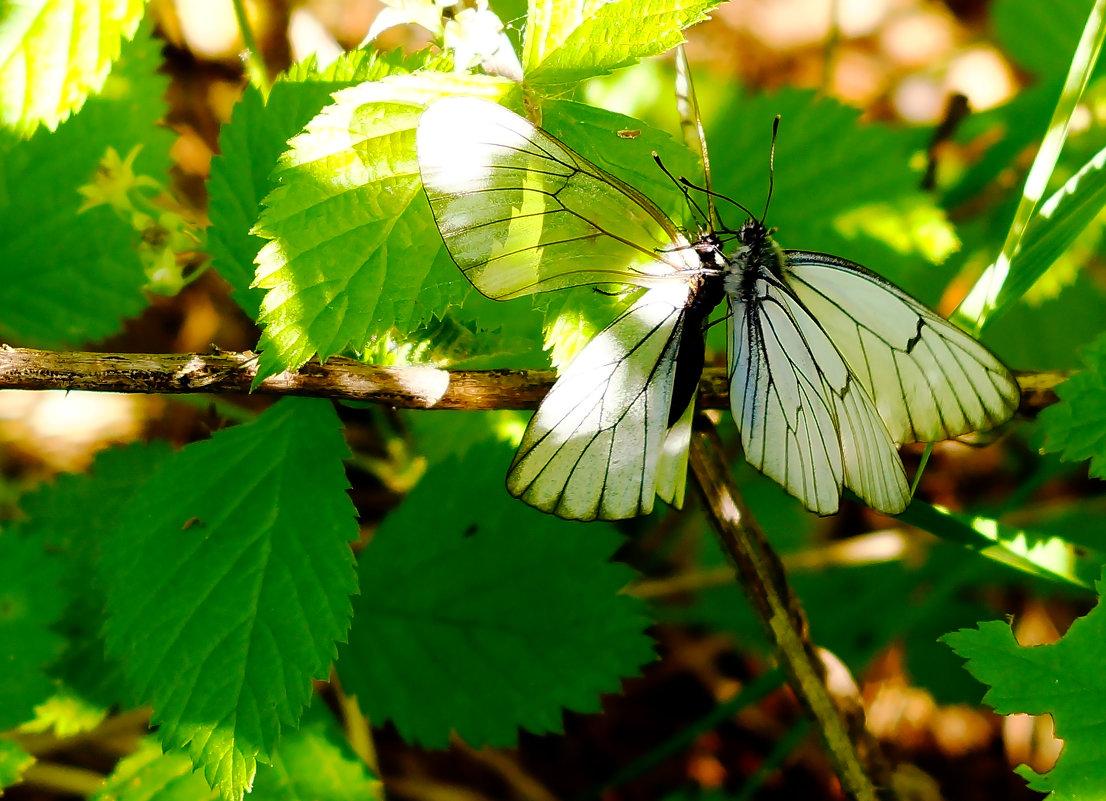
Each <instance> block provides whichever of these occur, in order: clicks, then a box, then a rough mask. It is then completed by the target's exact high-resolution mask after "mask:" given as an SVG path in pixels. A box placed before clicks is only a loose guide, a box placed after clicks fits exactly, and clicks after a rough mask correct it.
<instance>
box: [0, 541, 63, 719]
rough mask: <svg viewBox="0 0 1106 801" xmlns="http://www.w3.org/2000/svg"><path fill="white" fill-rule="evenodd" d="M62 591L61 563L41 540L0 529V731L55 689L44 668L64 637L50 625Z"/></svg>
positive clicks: (57, 611)
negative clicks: (44, 546)
mask: <svg viewBox="0 0 1106 801" xmlns="http://www.w3.org/2000/svg"><path fill="white" fill-rule="evenodd" d="M66 597H67V596H66V593H65V592H64V591H63V589H62V584H61V564H60V563H59V561H58V560H57V559H54V558H52V557H51V556H50V555H49V554H47V553H46V552H45V551H44V549H43V547H42V544H41V543H39V542H36V541H34V540H31V539H28V538H26V537H20V536H18V535H16V534H12V533H4V534H0V731H2V730H4V729H11V728H14V727H15V726H18V725H19V724H20V723H23V722H24V721H26V720H29V719H30V718H31V717H32V715H33V712H34V708H35V705H36V704H39V703H41V702H42V701H44V700H46V699H47V698H48V697H49V696H50V694H51V692H53V689H54V687H53V682H52V681H51V680H50V677H49V676H48V675H47V674H46V668H47V667H48V666H49V665H50V663H51V662H53V661H54V660H55V659H56V658H57V656H58V654H59V653H60V652H61V648H62V639H61V638H60V637H59V636H58V635H57V634H55V633H54V632H53V631H51V628H50V627H51V626H52V625H53V624H54V623H56V622H57V620H58V618H59V617H60V616H61V612H62V609H63V608H64V605H65V600H66Z"/></svg>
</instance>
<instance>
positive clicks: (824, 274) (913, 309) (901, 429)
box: [783, 251, 1020, 444]
mask: <svg viewBox="0 0 1106 801" xmlns="http://www.w3.org/2000/svg"><path fill="white" fill-rule="evenodd" d="M785 258H786V262H785V264H784V266H783V276H784V280H785V281H786V282H787V284H788V286H790V287H791V289H792V290H793V291H794V292H795V294H796V295H797V296H798V297H799V299H800V300H801V301H802V302H803V305H805V306H806V308H807V309H809V310H810V312H811V313H812V314H813V315H814V316H815V317H816V318H817V319H818V322H819V323H820V324H821V326H822V328H824V329H825V331H826V332H827V333H828V334H829V335H830V337H831V339H832V340H833V343H834V345H836V347H837V349H838V350H839V351H840V352H841V354H842V356H844V357H845V361H846V362H847V363H848V366H849V369H850V370H851V371H852V373H853V375H855V376H856V378H857V380H858V381H859V382H860V383H861V384H862V385H863V386H864V389H865V390H866V391H867V393H868V395H869V397H871V398H872V400H873V401H874V402H875V405H876V409H877V410H878V411H879V415H880V417H881V418H882V419H883V422H884V424H885V425H886V426H887V429H888V431H889V432H890V434H891V437H892V438H893V439H894V440H895V442H897V443H900V444H901V443H906V442H934V441H937V440H941V439H948V438H951V437H958V436H960V435H962V434H966V433H968V432H969V431H976V430H980V429H987V428H992V427H994V426H996V425H999V424H1001V423H1003V422H1005V421H1006V420H1008V419H1009V418H1010V416H1011V415H1012V414H1013V413H1014V411H1015V410H1016V409H1017V406H1018V401H1019V398H1020V390H1019V388H1018V384H1017V382H1016V381H1015V380H1014V377H1013V376H1012V375H1011V374H1010V371H1009V370H1007V369H1006V367H1005V366H1003V364H1002V362H1000V361H999V360H998V359H997V358H996V357H995V356H994V355H993V354H992V353H991V352H990V351H989V350H987V349H986V348H985V347H983V345H981V344H980V343H979V342H977V341H976V340H975V339H973V338H972V337H971V336H969V335H968V334H967V333H965V332H964V331H961V330H960V329H959V328H957V327H956V326H954V325H953V324H952V323H950V322H949V321H948V320H946V319H944V318H943V317H941V316H940V315H938V314H937V313H936V312H934V311H932V310H930V309H928V308H927V307H925V306H924V305H922V304H921V303H920V302H918V301H917V300H915V299H914V298H912V297H911V296H910V295H908V294H906V293H905V292H903V291H902V290H901V289H899V288H898V287H896V286H895V285H894V284H892V283H890V282H889V281H887V280H885V279H883V278H881V277H880V276H878V275H876V274H875V273H872V272H871V271H869V270H867V269H865V268H864V267H861V266H860V265H858V264H853V263H852V262H849V261H845V260H844V259H839V258H837V257H835V256H829V255H825V254H822V253H809V252H805V251H786V252H785Z"/></svg>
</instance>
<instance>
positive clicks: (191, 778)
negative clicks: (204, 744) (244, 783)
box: [92, 737, 219, 801]
mask: <svg viewBox="0 0 1106 801" xmlns="http://www.w3.org/2000/svg"><path fill="white" fill-rule="evenodd" d="M218 797H219V795H218V794H217V793H216V792H215V791H213V790H212V789H211V788H210V787H208V786H207V783H206V782H204V780H203V777H202V776H200V775H199V774H198V773H195V772H193V768H192V763H191V762H190V761H189V760H188V757H186V756H184V755H183V754H176V753H171V754H164V753H162V751H161V746H160V745H159V744H158V742H157V740H156V739H155V738H153V737H147V738H146V739H144V740H143V741H142V743H141V744H140V745H139V746H138V749H137V750H136V751H135V752H134V753H133V754H131V755H130V756H128V757H127V758H126V759H123V760H122V761H120V762H119V764H118V765H116V766H115V770H113V771H112V772H111V775H110V776H108V778H107V780H106V781H105V782H104V787H103V789H102V790H100V792H98V793H96V795H94V796H93V797H92V801H214V800H215V799H216V798H218Z"/></svg>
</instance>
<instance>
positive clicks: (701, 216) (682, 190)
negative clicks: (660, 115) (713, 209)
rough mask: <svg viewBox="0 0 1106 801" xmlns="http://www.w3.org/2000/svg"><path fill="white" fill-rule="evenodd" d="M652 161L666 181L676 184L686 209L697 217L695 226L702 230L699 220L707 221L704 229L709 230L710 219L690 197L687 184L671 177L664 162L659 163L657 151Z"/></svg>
mask: <svg viewBox="0 0 1106 801" xmlns="http://www.w3.org/2000/svg"><path fill="white" fill-rule="evenodd" d="M653 161H655V162H657V166H658V167H660V168H661V172H663V173H664V174H665V175H667V176H668V180H670V181H671V182H672V183H674V184H676V186H678V187H679V189H680V193H681V194H682V195H683V196H684V202H686V203H687V205H688V207H689V208H691V209H693V210H694V211H695V213H696V214H697V215H698V216H697V217H696V220H695V224H696V225H698V226H699V227H700V229H702V228H704V226H703V224H702V223H701V222H700V219H702V220H706V221H707V225H706V227H707V228H708V229H709V227H710V225H711V219H710V217H708V216H707V215H706V213H704V211H703V209H702V207H701V206H700V205H699V204H698V203H696V202H695V200H694V199H693V198H692V197H691V193H690V192H688V187H689V186H690V185H689V184H688V183H687V181H686V179H684V178H677V177H676V176H675V175H673V174H672V173H671V172H670V171H669V169H668V168H667V167H665V166H664V162H663V161H661V157H660V156H659V155H658V154H657V151H655V150H654V151H653ZM691 188H692V189H697V188H698V187H691Z"/></svg>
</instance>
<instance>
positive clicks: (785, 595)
mask: <svg viewBox="0 0 1106 801" xmlns="http://www.w3.org/2000/svg"><path fill="white" fill-rule="evenodd" d="M703 422H705V425H704V426H703V427H701V428H700V429H699V430H697V431H696V434H695V436H694V437H692V440H691V457H690V463H691V470H692V473H694V475H695V478H696V480H697V481H698V483H699V487H700V489H701V490H702V492H703V497H704V499H705V502H706V509H707V513H708V517H709V518H710V521H711V526H712V528H713V529H714V532H715V534H716V535H717V536H718V540H719V542H720V543H721V545H722V550H723V552H724V553H725V554H726V556H727V557H728V558H729V560H730V563H731V564H732V565H733V568H734V570H735V572H736V573H737V575H738V579H739V581H740V583H741V586H742V587H743V588H744V590H745V594H746V596H748V598H749V601H750V602H751V603H752V606H753V610H754V611H755V612H756V615H757V617H758V618H759V619H760V622H761V623H762V624H763V626H764V628H765V630H766V631H767V633H768V636H769V639H770V641H771V643H772V645H773V647H774V649H775V652H776V657H777V659H778V660H779V663H780V667H781V668H782V669H783V671H784V673H785V674H786V675H787V677H788V681H789V682H790V684H791V687H792V689H793V690H794V691H795V694H796V695H797V696H798V697H799V700H800V701H801V703H802V705H803V706H804V707H805V708H806V710H807V713H808V715H809V716H810V717H811V719H812V720H813V721H814V723H815V725H816V726H817V728H818V732H819V734H820V735H821V737H822V742H823V743H824V744H825V747H826V753H827V755H828V756H829V759H830V761H831V762H832V763H833V767H834V770H836V771H837V776H838V778H839V779H840V780H841V785H842V787H843V788H844V790H845V792H846V793H847V794H848V796H849V797H850V798H852V799H856V801H875V799H880V798H893V797H894V796H893V795H892V794H891V792H890V790H889V789H888V788H889V787H890V786H891V768H890V766H889V765H888V763H887V761H886V760H885V759H884V757H883V755H882V753H881V752H880V749H879V746H878V744H877V743H876V741H875V738H873V737H872V735H871V734H870V733H869V732H868V730H867V729H866V728H865V726H864V711H863V708H862V707H861V704H860V702H859V699H858V698H857V691H856V684H855V682H853V681H852V678H851V676H848V672H847V669H846V668H845V667H844V666H843V665H841V664H840V663H839V662H837V660H836V659H835V658H833V657H832V656H831V655H829V654H828V652H825V651H822V650H821V649H818V648H817V647H816V646H815V645H814V643H813V642H811V640H810V636H809V632H808V630H807V622H806V616H805V615H804V614H803V610H802V607H801V606H800V604H799V599H798V598H797V597H796V596H795V594H794V593H793V592H792V591H791V587H790V585H788V583H787V577H786V575H785V573H784V570H783V565H782V564H781V563H780V559H779V557H778V556H777V555H776V552H775V551H774V550H773V549H772V546H771V545H770V544H769V543H768V541H767V539H765V537H764V534H763V532H761V531H760V529H759V528H758V527H757V525H756V523H755V521H754V520H753V518H752V515H750V513H749V510H748V508H747V507H746V506H745V504H744V501H742V499H741V497H740V496H739V495H738V493H737V488H736V487H735V486H734V482H733V478H732V473H731V470H730V469H729V466H728V465H727V464H726V462H725V460H724V458H723V455H722V454H723V449H722V444H721V441H720V440H719V438H718V434H717V432H716V431H715V429H714V426H713V425H712V424H711V423H710V422H709V421H705V420H704V421H703ZM831 675H832V676H833V679H832V680H831V679H830V676H831ZM841 687H844V688H845V689H844V690H842V689H840V688H841ZM831 688H832V689H831ZM877 788H879V789H877Z"/></svg>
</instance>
